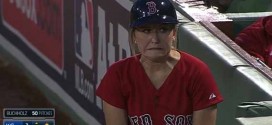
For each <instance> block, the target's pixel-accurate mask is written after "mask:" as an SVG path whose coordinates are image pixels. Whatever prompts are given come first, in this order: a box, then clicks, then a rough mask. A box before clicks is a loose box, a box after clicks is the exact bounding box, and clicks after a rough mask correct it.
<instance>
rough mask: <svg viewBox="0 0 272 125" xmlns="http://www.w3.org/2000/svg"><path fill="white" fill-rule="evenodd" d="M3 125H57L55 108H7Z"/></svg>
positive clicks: (4, 110)
mask: <svg viewBox="0 0 272 125" xmlns="http://www.w3.org/2000/svg"><path fill="white" fill-rule="evenodd" d="M3 119H4V120H3V125H55V109H53V108H5V109H3Z"/></svg>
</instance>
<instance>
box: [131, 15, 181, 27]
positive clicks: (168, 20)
mask: <svg viewBox="0 0 272 125" xmlns="http://www.w3.org/2000/svg"><path fill="white" fill-rule="evenodd" d="M177 23H178V21H177V20H176V19H175V18H173V17H170V16H165V15H164V16H147V17H143V18H140V19H138V20H136V21H134V22H133V23H131V25H130V27H139V26H142V25H146V24H177Z"/></svg>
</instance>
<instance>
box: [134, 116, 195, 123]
mask: <svg viewBox="0 0 272 125" xmlns="http://www.w3.org/2000/svg"><path fill="white" fill-rule="evenodd" d="M129 120H130V123H131V125H154V124H153V122H152V118H151V116H150V115H149V114H144V115H141V116H133V117H129ZM164 122H165V125H192V115H187V116H184V115H177V116H176V115H170V114H167V115H165V116H164Z"/></svg>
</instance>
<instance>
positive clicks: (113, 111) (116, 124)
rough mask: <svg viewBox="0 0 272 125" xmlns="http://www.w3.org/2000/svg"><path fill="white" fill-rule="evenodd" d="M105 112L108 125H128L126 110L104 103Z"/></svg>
mask: <svg viewBox="0 0 272 125" xmlns="http://www.w3.org/2000/svg"><path fill="white" fill-rule="evenodd" d="M103 111H104V114H105V115H104V116H105V121H106V125H128V116H127V113H126V111H125V110H124V109H120V108H117V107H114V106H112V105H110V104H109V103H107V102H105V101H103Z"/></svg>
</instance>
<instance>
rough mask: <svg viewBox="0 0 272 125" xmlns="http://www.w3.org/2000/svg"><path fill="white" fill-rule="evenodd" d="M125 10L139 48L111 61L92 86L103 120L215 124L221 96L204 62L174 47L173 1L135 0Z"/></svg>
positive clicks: (135, 124) (137, 124)
mask: <svg viewBox="0 0 272 125" xmlns="http://www.w3.org/2000/svg"><path fill="white" fill-rule="evenodd" d="M130 14H131V18H130V28H131V40H132V42H134V43H135V44H136V45H137V47H138V50H139V54H135V55H133V56H131V57H127V58H125V59H122V60H119V61H117V62H115V63H114V64H112V65H111V66H110V67H109V69H108V70H107V72H106V74H105V75H104V77H103V79H102V80H101V83H100V84H99V86H98V88H97V91H96V94H97V96H99V97H100V98H101V99H102V100H103V111H104V116H105V122H106V125H167V124H176V125H179V124H182V125H185V124H186V125H215V122H216V115H217V104H218V103H220V102H222V101H223V97H222V96H221V94H220V92H219V90H218V88H217V85H216V82H215V80H214V78H213V76H212V74H211V72H210V70H209V68H208V66H207V65H206V64H205V63H203V62H202V61H201V60H199V59H197V58H196V57H193V56H192V55H190V54H188V53H186V52H183V51H180V50H176V49H174V47H173V44H172V43H173V41H174V40H175V38H176V34H177V29H176V25H177V24H178V20H177V15H176V11H175V8H174V7H173V5H172V3H171V2H170V1H169V0H137V1H136V2H134V4H133V6H132V8H131V11H130Z"/></svg>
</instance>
